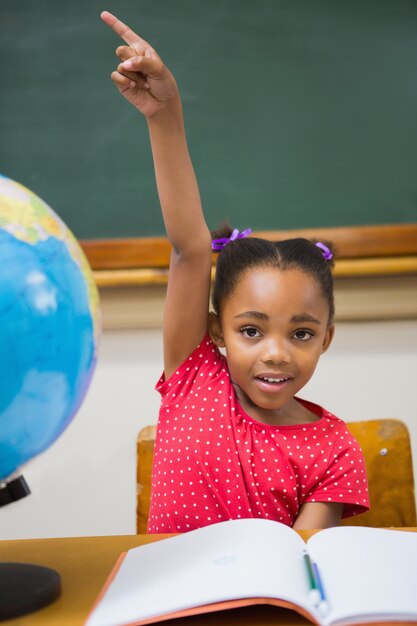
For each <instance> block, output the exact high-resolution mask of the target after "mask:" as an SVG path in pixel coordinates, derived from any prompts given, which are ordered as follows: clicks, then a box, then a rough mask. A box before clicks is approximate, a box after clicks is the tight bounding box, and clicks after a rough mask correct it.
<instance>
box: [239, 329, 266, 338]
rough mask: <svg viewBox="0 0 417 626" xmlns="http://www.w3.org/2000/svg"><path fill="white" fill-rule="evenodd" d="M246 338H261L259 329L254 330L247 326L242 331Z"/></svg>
mask: <svg viewBox="0 0 417 626" xmlns="http://www.w3.org/2000/svg"><path fill="white" fill-rule="evenodd" d="M240 332H241V333H242V335H243V336H244V337H260V336H261V334H260V332H259V330H258V329H257V328H253V326H246V328H242V329H241V330H240Z"/></svg>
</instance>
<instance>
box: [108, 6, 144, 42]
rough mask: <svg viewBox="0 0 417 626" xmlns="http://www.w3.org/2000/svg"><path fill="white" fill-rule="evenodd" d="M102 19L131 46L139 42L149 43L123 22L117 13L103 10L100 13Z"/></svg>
mask: <svg viewBox="0 0 417 626" xmlns="http://www.w3.org/2000/svg"><path fill="white" fill-rule="evenodd" d="M100 17H101V19H102V20H103V22H104V23H105V24H107V26H110V28H111V29H112V30H113V31H114V32H115V33H116V34H117V35H119V37H121V38H122V39H123V40H124V41H125V42H126V43H127V44H129V46H134V45H135V44H138V43H143V44H144V45H145V46H146V45H148V44H147V42H146V41H145V40H144V39H142V38H141V37H139V35H137V34H136V33H135V32H133V30H132V29H131V28H129V26H127V25H126V24H124V23H123V22H121V21H120V20H119V19H117V17H116V16H115V15H113V14H112V13H109V12H108V11H103V12H102V13H101V14H100Z"/></svg>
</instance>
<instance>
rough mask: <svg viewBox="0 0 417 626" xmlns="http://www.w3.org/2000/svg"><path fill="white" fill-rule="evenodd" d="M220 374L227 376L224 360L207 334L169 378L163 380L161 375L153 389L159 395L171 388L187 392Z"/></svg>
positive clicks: (164, 393) (163, 377)
mask: <svg viewBox="0 0 417 626" xmlns="http://www.w3.org/2000/svg"><path fill="white" fill-rule="evenodd" d="M222 373H223V374H225V375H227V365H226V358H225V356H224V355H223V354H222V353H221V352H220V350H219V349H218V347H217V346H216V345H215V344H214V343H213V342H212V340H211V338H210V335H209V334H208V333H207V334H206V335H205V336H204V337H203V339H202V340H201V341H200V343H199V344H198V345H197V346H196V347H195V349H194V350H193V351H192V352H191V354H190V355H189V356H188V357H187V358H186V359H185V360H184V361H183V362H182V363H181V365H180V366H179V367H178V368H177V369H176V370H175V372H173V373H172V374H171V376H169V377H168V378H165V374H164V373H162V375H161V377H160V378H159V380H158V382H157V384H156V387H155V389H156V390H157V391H159V393H160V394H161V395H166V394H167V393H169V392H170V391H171V390H172V389H173V388H177V389H179V388H185V389H186V390H188V389H189V387H190V386H191V385H194V384H199V385H202V384H203V383H205V382H207V381H210V379H212V380H214V379H216V378H217V377H219V376H221V374H222Z"/></svg>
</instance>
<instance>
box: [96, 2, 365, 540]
mask: <svg viewBox="0 0 417 626" xmlns="http://www.w3.org/2000/svg"><path fill="white" fill-rule="evenodd" d="M101 17H102V19H103V21H104V22H105V23H106V24H107V25H108V26H110V27H111V28H112V29H113V30H114V31H115V33H117V34H118V35H119V36H120V37H121V38H122V39H123V40H124V41H125V43H126V44H127V45H123V46H120V47H119V48H118V49H117V51H116V54H117V56H118V58H119V60H120V64H119V65H118V67H117V70H116V71H114V72H113V73H112V79H113V82H114V83H115V85H116V87H117V88H118V89H119V91H120V93H121V94H122V95H123V96H124V97H125V98H126V99H127V100H128V101H129V102H130V103H131V104H132V105H133V106H135V107H136V108H137V109H138V110H139V111H140V112H141V113H142V114H143V115H144V116H145V119H146V122H147V124H148V129H149V134H150V141H151V147H152V153H153V159H154V167H155V174H156V182H157V188H158V194H159V198H160V203H161V208H162V213H163V217H164V222H165V227H166V231H167V235H168V238H169V240H170V242H171V245H172V253H171V260H170V277H169V285H168V289H167V296H166V305H165V314H164V325H163V338H164V373H163V375H162V377H161V379H160V380H159V382H158V384H157V389H158V391H159V392H160V393H161V396H162V403H161V410H160V415H159V420H158V431H157V440H156V444H155V454H154V463H153V474H152V498H151V509H150V516H149V525H148V532H152V533H170V532H185V531H188V530H192V529H195V528H198V527H201V526H205V525H207V524H212V523H215V522H219V521H223V520H226V519H234V518H240V517H243V518H244V517H265V518H269V519H274V520H277V521H279V522H282V523H284V524H288V525H290V526H293V527H294V528H296V529H301V528H325V527H327V526H332V525H336V524H338V523H339V521H340V519H341V517H348V516H350V515H355V514H357V513H361V512H363V511H365V510H366V509H367V508H368V495H367V481H366V472H365V467H364V461H363V457H362V453H361V451H360V449H359V446H358V444H357V442H356V441H355V440H354V438H353V437H352V435H351V434H350V433H349V431H348V430H347V428H346V426H345V424H344V422H342V421H341V420H340V419H338V418H337V417H335V416H334V415H332V414H331V413H329V412H328V411H326V410H325V409H322V408H321V407H319V406H317V405H315V404H312V403H311V402H307V401H305V400H302V399H301V398H299V397H297V396H296V394H297V393H298V392H299V391H300V389H302V387H304V385H305V384H306V383H307V382H308V381H309V379H310V378H311V376H312V374H313V372H314V370H315V368H316V365H317V362H318V360H319V358H320V356H321V354H323V352H325V351H326V350H327V349H328V347H329V346H330V344H331V341H332V338H333V334H334V325H333V316H334V304H333V281H332V274H331V257H332V252H331V250H330V249H329V247H328V246H326V245H325V244H322V243H316V244H314V243H313V242H310V241H307V240H305V239H290V240H286V241H280V242H270V241H265V240H261V239H257V238H251V237H249V238H248V237H247V236H246V235H248V234H249V233H248V232H247V231H245V232H243V233H239V232H238V231H237V230H235V231H233V232H232V233H230V232H229V233H223V235H224V236H223V237H220V238H217V239H215V240H214V241H213V242H212V238H211V235H210V231H209V229H208V227H207V224H206V221H205V219H204V214H203V210H202V207H201V201H200V195H199V190H198V186H197V182H196V178H195V175H194V171H193V167H192V164H191V160H190V156H189V154H188V149H187V142H186V136H185V131H184V123H183V115H182V106H181V101H180V96H179V93H178V89H177V85H176V82H175V79H174V77H173V76H172V74H171V72H170V71H169V70H168V68H167V67H166V66H165V65H164V64H163V62H162V60H161V59H160V57H159V56H158V54H157V53H156V51H155V50H154V49H153V48H152V47H151V46H150V45H149V44H148V43H147V42H146V41H145V40H143V39H142V38H141V37H139V36H138V35H136V34H135V33H134V32H133V31H132V30H131V29H130V28H129V27H128V26H126V25H125V24H123V23H122V22H120V21H119V20H118V19H117V18H116V17H114V16H113V15H111V14H110V13H108V12H103V13H102V15H101ZM212 246H213V249H215V250H219V257H218V262H217V269H216V278H215V283H214V289H213V294H212V302H213V309H214V310H213V311H212V312H210V313H209V293H210V275H211V264H212ZM220 348H221V349H222V351H220V350H219V349H220Z"/></svg>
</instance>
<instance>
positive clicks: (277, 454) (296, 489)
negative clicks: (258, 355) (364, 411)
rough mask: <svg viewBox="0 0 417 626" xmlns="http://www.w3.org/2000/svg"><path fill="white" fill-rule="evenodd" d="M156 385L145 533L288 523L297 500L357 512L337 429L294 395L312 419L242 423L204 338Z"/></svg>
mask: <svg viewBox="0 0 417 626" xmlns="http://www.w3.org/2000/svg"><path fill="white" fill-rule="evenodd" d="M156 389H157V390H158V391H159V392H160V393H161V397H162V401H161V410H160V414H159V420H158V429H157V438H156V442H155V453H154V461H153V472H152V498H151V508H150V514H149V522H148V532H150V533H170V532H187V531H189V530H193V529H195V528H199V527H201V526H206V525H208V524H213V523H215V522H220V521H224V520H228V519H236V518H247V517H262V518H268V519H273V520H277V521H279V522H282V523H284V524H287V525H289V526H291V525H292V524H293V523H294V521H295V519H296V517H297V514H298V511H299V509H300V507H301V505H302V504H304V503H305V502H343V503H344V504H345V507H344V513H343V517H349V516H350V515H355V514H357V513H362V512H363V511H365V510H367V508H368V506H369V502H368V490H367V478H366V471H365V465H364V460H363V455H362V451H361V450H360V447H359V445H358V443H357V442H356V440H355V439H354V437H353V436H352V435H351V434H350V433H349V431H348V430H347V428H346V425H345V423H344V422H343V421H342V420H340V419H338V418H337V417H335V416H334V415H332V414H331V413H329V412H328V411H326V410H324V409H322V408H321V407H319V406H318V405H316V404H313V403H311V402H307V401H305V400H301V399H298V401H299V402H301V403H302V404H303V405H304V406H306V407H307V408H308V409H309V410H310V411H312V412H313V413H315V414H317V415H318V417H319V419H318V420H317V421H316V422H311V423H306V424H299V425H296V426H271V425H266V424H263V423H260V422H257V421H256V420H254V419H253V418H251V417H249V416H248V415H247V414H246V413H245V412H244V411H243V410H242V408H241V407H240V405H239V403H238V401H237V398H236V395H235V392H234V389H233V386H232V385H231V383H230V378H229V373H228V369H227V362H226V359H225V357H224V356H223V355H222V354H221V353H220V352H219V351H218V349H217V348H216V346H215V345H214V344H213V343H212V342H211V341H210V339H209V338H208V337H206V338H205V339H204V341H202V343H201V344H200V345H199V346H198V347H197V348H196V350H195V351H194V352H193V353H192V354H191V355H190V356H189V357H188V359H187V360H186V361H185V362H184V363H183V364H182V365H181V366H180V367H179V368H178V370H177V371H176V372H174V373H173V374H172V375H171V376H170V378H169V379H168V380H165V379H164V376H162V377H161V379H160V380H159V381H158V384H157V386H156Z"/></svg>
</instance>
